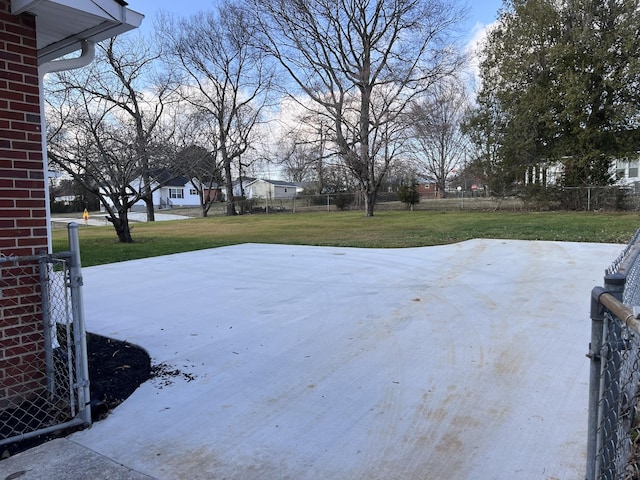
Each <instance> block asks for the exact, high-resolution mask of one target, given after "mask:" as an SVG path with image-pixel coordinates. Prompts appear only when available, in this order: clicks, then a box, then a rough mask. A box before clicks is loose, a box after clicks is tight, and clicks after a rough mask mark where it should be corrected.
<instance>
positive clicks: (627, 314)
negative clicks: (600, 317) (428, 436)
mask: <svg viewBox="0 0 640 480" xmlns="http://www.w3.org/2000/svg"><path fill="white" fill-rule="evenodd" d="M596 296H597V300H598V302H600V303H601V304H602V305H603V306H604V307H605V308H606V309H607V310H609V311H610V312H611V313H612V314H614V315H615V316H616V317H618V318H619V319H620V320H622V321H623V322H624V323H625V324H626V325H627V326H628V327H629V328H630V329H632V330H633V331H635V332H636V333H638V334H640V319H639V318H638V317H640V312H638V313H636V312H635V311H634V310H633V309H631V308H629V307H627V306H626V305H625V304H624V303H622V302H621V301H620V300H618V299H617V298H616V297H614V296H613V295H611V294H610V293H607V292H606V291H605V290H603V289H602V290H599V291H596Z"/></svg>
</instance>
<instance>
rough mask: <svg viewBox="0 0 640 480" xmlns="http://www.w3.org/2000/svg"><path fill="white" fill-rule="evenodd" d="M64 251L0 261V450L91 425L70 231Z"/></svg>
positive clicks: (74, 232) (76, 258) (75, 241)
mask: <svg viewBox="0 0 640 480" xmlns="http://www.w3.org/2000/svg"><path fill="white" fill-rule="evenodd" d="M69 244H70V251H69V252H62V253H58V254H41V255H36V256H30V257H0V308H1V309H2V313H3V318H4V319H5V321H11V320H7V319H8V318H9V319H10V318H13V321H12V325H10V327H9V328H5V329H4V336H3V337H2V342H1V343H0V345H2V348H1V349H0V356H1V358H2V359H3V363H4V369H3V371H2V372H0V374H1V375H2V376H1V377H0V385H1V386H2V387H3V388H2V392H3V395H2V397H4V398H0V446H1V445H5V444H9V443H14V442H18V441H21V440H24V439H27V438H30V437H35V436H39V435H44V434H47V433H51V432H54V431H58V430H62V429H66V428H70V427H76V426H81V425H89V424H90V423H91V409H90V397H89V378H88V363H87V350H86V334H85V330H84V319H83V308H82V290H81V288H82V277H81V273H80V262H79V258H80V255H79V251H78V239H77V225H76V224H71V225H70V226H69ZM35 296H38V297H39V301H33V300H34V297H35ZM28 300H31V302H29V301H28Z"/></svg>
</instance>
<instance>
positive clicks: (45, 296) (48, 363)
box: [38, 256, 56, 395]
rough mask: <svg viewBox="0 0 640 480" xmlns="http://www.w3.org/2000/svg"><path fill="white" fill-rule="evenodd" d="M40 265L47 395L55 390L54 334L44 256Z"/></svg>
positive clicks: (47, 273) (46, 262)
mask: <svg viewBox="0 0 640 480" xmlns="http://www.w3.org/2000/svg"><path fill="white" fill-rule="evenodd" d="M38 264H39V266H40V293H41V305H42V324H43V327H44V355H45V368H46V375H47V391H48V392H49V395H53V393H54V392H55V388H56V387H55V368H54V364H53V338H54V336H55V334H56V332H55V329H54V327H55V326H54V325H53V322H52V321H51V297H50V292H49V275H50V269H51V267H50V265H49V262H48V261H47V258H46V257H44V256H43V257H41V258H40V259H39V260H38Z"/></svg>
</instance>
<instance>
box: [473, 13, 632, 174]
mask: <svg viewBox="0 0 640 480" xmlns="http://www.w3.org/2000/svg"><path fill="white" fill-rule="evenodd" d="M639 29H640V0H567V1H563V2H557V1H555V0H505V2H504V5H503V9H502V11H501V14H500V17H499V20H498V23H497V26H496V27H495V28H494V29H493V30H491V31H490V32H489V33H488V36H487V40H486V43H485V44H484V48H483V51H482V62H481V66H480V76H481V81H482V85H481V88H480V91H479V94H478V106H477V108H476V110H475V113H474V115H473V117H472V118H471V120H470V122H469V126H470V129H471V131H472V137H473V139H474V141H475V143H476V145H477V146H478V147H481V150H482V151H490V150H491V149H493V151H494V152H495V156H494V157H493V158H491V157H487V160H490V161H492V162H493V165H492V167H493V169H494V170H497V171H502V172H504V173H506V174H510V175H511V176H512V178H513V180H514V181H516V180H523V179H524V174H525V171H526V170H527V168H530V167H532V166H534V165H536V166H537V165H541V164H542V165H544V164H547V163H550V162H561V163H562V165H563V167H564V168H563V170H564V176H563V184H564V185H565V186H588V185H606V184H608V183H610V182H611V174H610V165H611V162H612V160H613V159H615V158H622V157H625V156H626V155H629V154H631V153H635V152H637V151H638V150H639V149H640V145H639V135H638V127H639V121H640V102H639V100H640V99H639V95H640V90H639V88H638V85H640V41H639V39H640V30H639ZM487 142H489V143H490V144H489V145H487Z"/></svg>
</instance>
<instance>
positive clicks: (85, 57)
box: [38, 40, 96, 253]
mask: <svg viewBox="0 0 640 480" xmlns="http://www.w3.org/2000/svg"><path fill="white" fill-rule="evenodd" d="M81 45H82V50H81V52H80V56H79V57H74V58H65V59H63V60H52V61H50V62H46V63H43V64H42V65H39V66H38V88H39V90H40V133H41V137H42V164H43V171H44V201H45V208H46V211H47V249H48V253H53V241H52V239H51V234H52V232H51V230H52V229H51V201H50V199H49V160H48V157H47V123H46V119H45V110H44V76H45V75H46V74H47V73H54V72H62V71H64V70H74V69H76V68H82V67H86V66H87V65H89V64H90V63H91V62H93V59H94V58H95V55H96V44H95V43H94V42H90V41H89V40H82V42H81Z"/></svg>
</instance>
